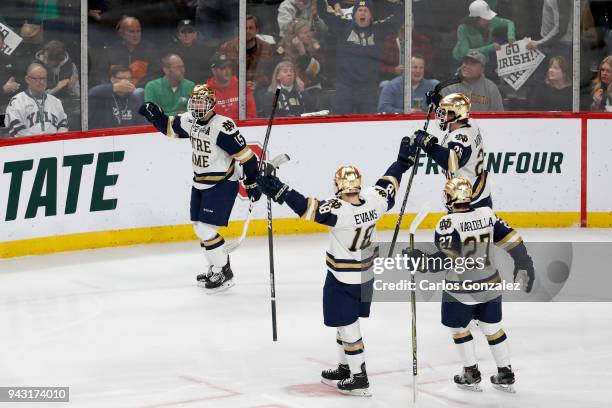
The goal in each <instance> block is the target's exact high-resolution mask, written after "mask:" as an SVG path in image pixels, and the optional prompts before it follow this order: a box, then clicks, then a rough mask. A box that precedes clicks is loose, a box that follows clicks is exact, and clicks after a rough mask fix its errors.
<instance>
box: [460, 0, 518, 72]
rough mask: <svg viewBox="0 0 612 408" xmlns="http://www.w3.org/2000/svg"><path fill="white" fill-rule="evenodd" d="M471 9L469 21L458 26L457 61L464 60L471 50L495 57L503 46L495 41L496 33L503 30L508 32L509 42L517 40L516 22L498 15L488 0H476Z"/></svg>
mask: <svg viewBox="0 0 612 408" xmlns="http://www.w3.org/2000/svg"><path fill="white" fill-rule="evenodd" d="M469 10H470V14H469V17H468V18H467V21H466V22H465V23H463V24H461V25H459V28H457V44H456V45H455V48H453V58H454V59H455V60H456V61H457V62H461V61H463V58H465V56H466V55H467V53H468V52H470V51H478V52H480V53H482V54H484V55H485V56H486V57H487V58H488V59H494V58H495V51H496V50H498V49H499V48H500V46H501V45H500V44H499V43H497V42H496V41H495V37H494V34H495V35H499V33H500V31H501V30H504V32H505V33H506V40H507V41H508V42H509V43H513V42H514V41H515V39H516V37H515V29H514V22H512V21H511V20H508V19H505V18H501V17H497V13H495V12H494V11H493V10H491V8H490V7H489V5H488V4H487V2H485V1H484V0H475V1H473V2H472V3H471V4H470V8H469Z"/></svg>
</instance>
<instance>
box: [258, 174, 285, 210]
mask: <svg viewBox="0 0 612 408" xmlns="http://www.w3.org/2000/svg"><path fill="white" fill-rule="evenodd" d="M257 185H259V188H260V189H261V192H262V193H264V194H265V195H267V196H268V197H270V198H271V199H272V200H274V201H275V202H277V203H279V204H283V203H284V202H285V197H286V196H287V193H288V192H289V186H288V185H286V184H285V183H283V182H282V181H280V180H279V179H278V177H276V176H257Z"/></svg>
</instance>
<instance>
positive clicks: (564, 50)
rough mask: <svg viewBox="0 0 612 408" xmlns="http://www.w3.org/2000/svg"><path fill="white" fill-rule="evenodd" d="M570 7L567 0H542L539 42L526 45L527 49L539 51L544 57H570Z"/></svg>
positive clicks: (535, 41)
mask: <svg viewBox="0 0 612 408" xmlns="http://www.w3.org/2000/svg"><path fill="white" fill-rule="evenodd" d="M572 7H573V2H572V1H568V0H561V1H559V0H544V3H543V5H542V25H541V26H540V36H541V38H540V39H539V40H532V41H530V42H529V43H527V48H528V49H536V48H537V49H539V50H540V51H542V52H543V53H544V54H545V55H563V56H565V57H571V50H572V23H573V21H572Z"/></svg>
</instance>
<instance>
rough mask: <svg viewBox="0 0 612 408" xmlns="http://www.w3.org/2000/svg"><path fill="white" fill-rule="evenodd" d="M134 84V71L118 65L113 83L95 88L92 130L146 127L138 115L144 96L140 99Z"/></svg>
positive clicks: (91, 99)
mask: <svg viewBox="0 0 612 408" xmlns="http://www.w3.org/2000/svg"><path fill="white" fill-rule="evenodd" d="M135 90H136V87H135V86H134V84H133V83H132V71H130V69H129V68H128V67H126V66H121V65H114V66H113V67H112V68H111V71H110V83H107V84H102V85H98V86H95V87H93V88H92V89H91V90H90V91H89V128H90V129H100V128H114V127H124V126H136V125H144V124H146V121H145V120H144V118H143V117H142V116H141V115H139V114H138V108H140V105H142V94H140V96H137V94H136V93H135V92H134V91H135Z"/></svg>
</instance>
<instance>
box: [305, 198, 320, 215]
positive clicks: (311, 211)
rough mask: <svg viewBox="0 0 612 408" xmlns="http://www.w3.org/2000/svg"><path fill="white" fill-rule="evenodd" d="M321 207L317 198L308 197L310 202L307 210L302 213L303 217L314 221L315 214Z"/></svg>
mask: <svg viewBox="0 0 612 408" xmlns="http://www.w3.org/2000/svg"><path fill="white" fill-rule="evenodd" d="M318 208H319V201H318V200H317V199H316V198H310V197H309V198H308V204H307V205H306V212H305V213H304V214H303V215H302V218H304V219H306V220H310V221H314V219H315V215H316V214H317V210H318Z"/></svg>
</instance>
